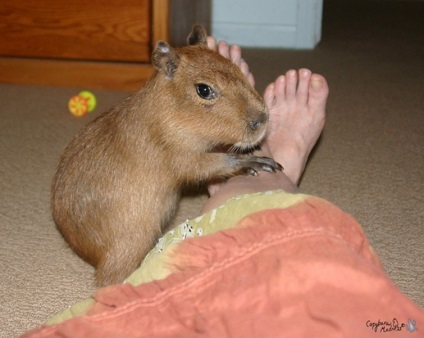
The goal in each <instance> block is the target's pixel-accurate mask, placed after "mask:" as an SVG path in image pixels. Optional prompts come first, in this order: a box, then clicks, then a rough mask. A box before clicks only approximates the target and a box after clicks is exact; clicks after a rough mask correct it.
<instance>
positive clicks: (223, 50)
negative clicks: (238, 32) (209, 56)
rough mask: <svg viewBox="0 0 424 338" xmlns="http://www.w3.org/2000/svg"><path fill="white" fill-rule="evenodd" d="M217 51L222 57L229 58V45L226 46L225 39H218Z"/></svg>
mask: <svg viewBox="0 0 424 338" xmlns="http://www.w3.org/2000/svg"><path fill="white" fill-rule="evenodd" d="M218 52H219V54H221V55H222V56H223V57H225V58H227V59H229V58H230V47H229V46H228V44H227V43H226V42H225V41H220V42H219V43H218Z"/></svg>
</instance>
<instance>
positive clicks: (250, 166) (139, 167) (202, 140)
mask: <svg viewBox="0 0 424 338" xmlns="http://www.w3.org/2000/svg"><path fill="white" fill-rule="evenodd" d="M188 41H189V44H191V45H190V46H187V47H183V48H181V49H173V48H172V47H170V46H169V45H168V44H167V43H165V42H159V43H158V44H157V46H156V49H155V51H154V52H153V64H154V65H155V67H156V68H157V73H156V74H155V75H154V76H153V77H152V78H151V79H150V80H149V81H148V83H147V84H146V85H145V87H144V88H142V89H141V90H140V91H138V92H137V93H135V94H134V95H133V96H131V97H130V98H128V99H127V100H125V101H124V102H123V103H122V104H121V105H119V106H117V107H116V108H114V109H113V110H111V111H110V112H107V113H105V114H103V115H101V116H100V117H98V118H97V119H96V120H94V121H93V122H92V123H90V124H89V125H87V126H86V127H85V128H83V129H82V130H81V131H80V132H79V133H78V134H77V135H76V137H75V138H74V139H73V141H71V143H70V144H69V145H68V146H67V148H66V149H65V151H64V153H63V155H62V157H61V160H60V163H59V165H58V169H57V173H56V175H55V178H54V181H53V185H52V209H53V216H54V219H55V222H56V224H57V227H58V229H59V230H60V232H61V233H62V235H63V237H64V238H65V239H66V241H67V242H68V243H69V245H70V246H71V247H72V248H73V249H74V250H75V251H76V252H77V253H78V254H79V255H80V256H81V257H82V258H83V259H85V260H86V261H87V262H89V263H90V264H92V265H94V266H95V268H96V284H97V285H98V286H104V285H108V284H112V283H118V282H122V281H123V280H124V279H125V278H126V277H127V276H128V275H129V274H130V273H131V272H132V271H134V270H135V269H136V268H137V267H138V265H139V264H140V262H141V260H142V259H143V258H144V256H145V255H146V254H147V252H148V251H149V250H150V249H151V248H152V247H153V246H154V244H155V242H156V240H157V239H158V237H159V236H160V235H161V234H162V230H163V228H164V227H166V226H167V225H168V223H169V220H170V218H171V217H172V215H173V213H174V210H175V208H176V205H177V203H178V198H179V191H180V188H181V187H182V185H184V184H185V183H190V182H199V181H205V180H210V179H212V178H216V177H225V176H230V175H234V174H237V173H239V172H240V171H241V170H244V171H247V172H249V173H252V174H255V173H256V171H257V170H266V171H274V170H275V169H281V167H280V166H279V165H278V164H277V163H276V162H274V161H273V160H271V159H268V158H258V157H255V156H251V155H239V154H234V153H232V154H227V153H218V152H214V149H217V147H219V146H222V145H225V146H231V145H237V146H239V147H240V148H248V147H252V146H254V145H257V144H258V143H259V141H260V139H261V138H262V137H263V135H264V133H265V128H266V124H267V120H268V112H267V109H266V107H265V104H264V102H263V100H262V98H261V97H260V96H259V95H258V93H257V92H256V91H255V90H254V89H253V88H252V86H251V85H250V84H249V83H248V82H247V80H246V78H245V76H244V75H243V74H242V73H241V71H240V70H239V68H238V67H237V66H235V65H234V64H232V63H231V61H229V60H227V59H225V58H224V57H222V56H220V55H219V54H218V53H215V52H213V51H210V50H209V49H208V48H207V46H206V32H205V31H204V29H203V27H201V26H195V27H194V28H193V32H192V33H191V35H190V36H189V39H188ZM197 84H206V85H209V86H210V87H211V88H212V89H213V91H214V92H215V96H214V97H212V98H209V99H205V98H202V97H200V96H199V94H198V93H197V91H196V85H197Z"/></svg>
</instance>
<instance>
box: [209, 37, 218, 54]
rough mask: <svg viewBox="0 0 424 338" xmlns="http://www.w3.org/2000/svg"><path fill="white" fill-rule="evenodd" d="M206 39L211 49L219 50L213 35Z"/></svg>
mask: <svg viewBox="0 0 424 338" xmlns="http://www.w3.org/2000/svg"><path fill="white" fill-rule="evenodd" d="M206 41H207V44H208V48H209V49H210V50H213V51H215V52H216V51H217V50H218V47H217V43H216V39H215V38H214V37H213V36H208V37H207V38H206Z"/></svg>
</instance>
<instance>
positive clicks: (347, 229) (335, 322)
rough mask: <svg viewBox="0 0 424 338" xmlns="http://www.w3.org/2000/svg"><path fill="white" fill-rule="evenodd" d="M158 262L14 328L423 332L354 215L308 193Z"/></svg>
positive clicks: (165, 333) (162, 332) (244, 333)
mask: <svg viewBox="0 0 424 338" xmlns="http://www.w3.org/2000/svg"><path fill="white" fill-rule="evenodd" d="M167 264H169V268H170V269H171V270H172V273H171V274H170V275H169V276H168V277H167V278H165V279H163V280H159V281H153V282H150V283H145V284H141V285H139V286H132V285H130V284H122V285H116V286H111V287H108V288H105V289H101V290H99V291H97V293H96V294H95V295H94V298H95V302H94V304H93V305H92V306H91V308H90V310H89V311H88V313H87V314H86V315H84V316H81V317H77V318H73V319H70V320H67V321H65V322H63V323H60V324H57V325H52V326H45V327H42V328H39V329H36V330H33V331H31V332H29V333H27V334H26V335H24V337H26V338H29V337H46V338H47V337H90V338H92V337H102V338H108V337H200V336H202V337H214V338H215V337H243V338H249V337H368V336H369V337H375V336H376V335H378V336H379V334H382V337H402V336H408V337H423V336H424V335H423V334H424V312H423V311H422V310H421V309H420V308H419V307H418V306H416V305H415V304H414V303H412V302H411V301H410V300H409V299H407V298H406V297H405V296H404V295H403V294H401V293H400V291H399V290H398V289H397V288H396V286H395V285H394V284H393V283H392V282H391V281H390V280H389V279H388V277H387V276H386V274H385V273H384V271H383V269H382V267H381V264H380V261H379V259H378V258H377V257H376V255H375V254H374V253H373V251H372V249H371V248H370V247H369V245H368V242H367V240H366V238H365V236H364V233H363V231H362V229H361V227H360V225H359V224H358V223H357V222H356V221H355V220H354V219H353V218H352V217H350V216H349V215H347V214H346V213H344V212H343V211H341V210H340V209H338V208H336V207H335V206H333V205H332V204H330V203H328V202H326V201H324V200H321V199H318V198H315V197H308V198H306V199H304V200H303V201H301V202H299V203H296V204H294V205H292V206H290V207H287V208H276V209H269V210H262V211H259V212H255V213H253V214H251V215H249V216H247V217H245V218H243V219H242V220H241V221H240V222H239V223H238V224H237V226H236V227H234V228H231V229H228V230H224V231H219V232H217V233H215V234H212V235H208V236H203V237H196V238H189V239H187V240H185V241H184V242H183V243H181V245H179V246H177V247H176V249H175V252H174V253H173V258H172V261H170V262H168V263H167ZM383 333H384V334H383ZM411 333H414V334H412V335H410V334H411Z"/></svg>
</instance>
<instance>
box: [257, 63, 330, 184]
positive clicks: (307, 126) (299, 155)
mask: <svg viewBox="0 0 424 338" xmlns="http://www.w3.org/2000/svg"><path fill="white" fill-rule="evenodd" d="M328 92H329V90H328V84H327V81H326V80H325V78H324V77H323V76H322V75H319V74H312V73H311V71H310V70H308V69H300V70H299V71H298V72H296V71H295V70H289V71H288V72H287V73H286V75H282V76H280V77H278V78H277V79H276V80H275V82H274V83H271V84H270V85H268V87H267V88H266V90H265V94H264V98H265V103H266V104H267V106H268V108H269V110H270V120H269V126H268V134H267V136H266V141H265V143H266V145H267V146H268V148H269V150H270V152H271V154H272V155H273V158H274V159H275V160H276V161H277V162H279V163H281V164H282V165H283V167H284V172H285V174H286V175H287V176H288V177H289V178H290V179H291V180H292V181H293V183H295V184H296V185H297V184H298V183H299V180H300V178H301V176H302V174H303V170H304V168H305V165H306V162H307V160H308V156H309V154H310V152H311V150H312V148H313V147H314V146H315V144H316V142H317V140H318V138H319V136H320V135H321V132H322V129H323V128H324V123H325V105H326V102H327V97H328Z"/></svg>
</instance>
